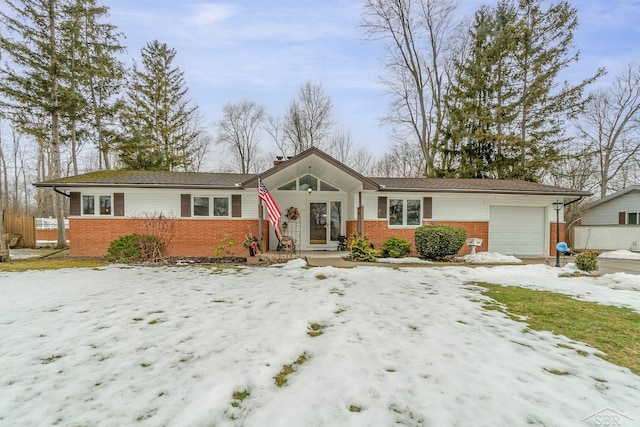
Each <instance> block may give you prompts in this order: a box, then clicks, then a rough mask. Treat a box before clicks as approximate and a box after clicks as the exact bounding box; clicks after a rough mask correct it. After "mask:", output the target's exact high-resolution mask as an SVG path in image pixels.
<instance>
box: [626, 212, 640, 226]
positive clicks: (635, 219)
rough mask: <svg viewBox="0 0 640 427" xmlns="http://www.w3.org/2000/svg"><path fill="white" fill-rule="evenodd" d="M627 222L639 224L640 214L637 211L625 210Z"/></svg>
mask: <svg viewBox="0 0 640 427" xmlns="http://www.w3.org/2000/svg"><path fill="white" fill-rule="evenodd" d="M627 224H632V225H639V224H640V214H639V213H638V212H627Z"/></svg>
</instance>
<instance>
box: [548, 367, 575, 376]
mask: <svg viewBox="0 0 640 427" xmlns="http://www.w3.org/2000/svg"><path fill="white" fill-rule="evenodd" d="M543 369H544V370H545V371H547V372H549V373H550V374H553V375H560V376H564V375H571V374H570V373H569V372H567V371H559V370H557V369H547V368H543Z"/></svg>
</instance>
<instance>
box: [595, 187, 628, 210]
mask: <svg viewBox="0 0 640 427" xmlns="http://www.w3.org/2000/svg"><path fill="white" fill-rule="evenodd" d="M634 191H640V185H632V186H630V187H627V188H625V189H622V190H620V191H618V192H616V193H613V194H609V195H608V196H604V197H603V198H601V199H598V200H596V201H595V202H592V203H590V204H589V206H588V207H587V209H591V208H593V207H596V206H598V205H601V204H603V203H606V202H609V201H611V200H613V199H617V198H618V197H620V196H624V195H625V194H628V193H632V192H634Z"/></svg>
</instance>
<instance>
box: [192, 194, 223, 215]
mask: <svg viewBox="0 0 640 427" xmlns="http://www.w3.org/2000/svg"><path fill="white" fill-rule="evenodd" d="M230 206H231V204H230V203H229V197H226V196H225V197H218V196H214V197H208V196H206V197H205V196H194V197H193V216H214V217H229V215H230Z"/></svg>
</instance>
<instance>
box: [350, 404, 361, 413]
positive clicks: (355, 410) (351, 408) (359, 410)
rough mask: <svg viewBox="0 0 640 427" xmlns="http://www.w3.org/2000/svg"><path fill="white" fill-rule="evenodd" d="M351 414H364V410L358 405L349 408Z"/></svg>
mask: <svg viewBox="0 0 640 427" xmlns="http://www.w3.org/2000/svg"><path fill="white" fill-rule="evenodd" d="M349 412H362V408H361V407H359V406H356V405H351V406H349Z"/></svg>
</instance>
